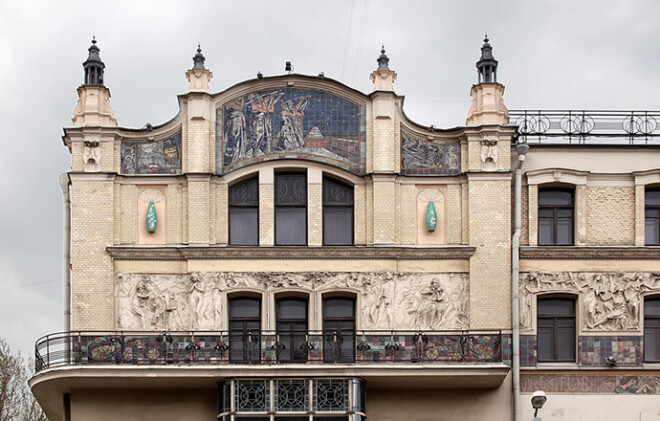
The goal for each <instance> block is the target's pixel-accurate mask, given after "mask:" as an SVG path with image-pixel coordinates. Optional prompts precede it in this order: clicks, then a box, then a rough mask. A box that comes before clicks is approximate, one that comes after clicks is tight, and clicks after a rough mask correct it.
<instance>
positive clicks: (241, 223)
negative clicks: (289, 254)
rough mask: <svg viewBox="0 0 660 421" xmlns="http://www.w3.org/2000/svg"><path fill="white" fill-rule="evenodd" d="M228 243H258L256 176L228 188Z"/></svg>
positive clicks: (257, 185) (240, 244) (241, 244)
mask: <svg viewBox="0 0 660 421" xmlns="http://www.w3.org/2000/svg"><path fill="white" fill-rule="evenodd" d="M229 244H232V245H239V246H247V245H250V246H256V245H258V244H259V183H258V181H257V179H256V178H253V179H251V180H247V181H244V182H242V183H239V184H236V185H234V186H231V187H230V188H229Z"/></svg>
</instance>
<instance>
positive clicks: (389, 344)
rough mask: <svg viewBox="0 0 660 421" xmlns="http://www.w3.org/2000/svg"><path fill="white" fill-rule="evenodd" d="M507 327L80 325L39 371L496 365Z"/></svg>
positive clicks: (46, 355)
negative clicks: (153, 328)
mask: <svg viewBox="0 0 660 421" xmlns="http://www.w3.org/2000/svg"><path fill="white" fill-rule="evenodd" d="M502 349H503V347H502V333H501V331H499V330H496V331H495V330H484V331H467V330H463V331H442V332H440V331H375V330H369V331H367V330H365V331H351V330H345V331H306V332H289V331H287V332H276V331H195V332H149V333H145V332H126V331H104V332H91V331H76V332H65V333H55V334H51V335H47V336H44V337H43V338H41V339H39V340H38V341H37V343H36V345H35V364H36V371H37V372H39V371H41V370H44V369H47V368H52V367H60V366H72V365H75V366H104V365H105V366H108V365H127V366H136V365H137V366H141V365H216V366H217V365H231V364H256V365H260V364H261V365H263V364H311V365H315V364H336V363H341V364H358V365H359V364H374V363H443V364H462V363H471V364H479V363H499V362H502V361H503V359H502Z"/></svg>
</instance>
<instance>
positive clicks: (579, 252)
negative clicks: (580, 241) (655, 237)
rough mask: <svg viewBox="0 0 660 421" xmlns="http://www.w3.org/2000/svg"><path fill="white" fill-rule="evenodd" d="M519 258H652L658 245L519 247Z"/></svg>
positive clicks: (658, 255)
mask: <svg viewBox="0 0 660 421" xmlns="http://www.w3.org/2000/svg"><path fill="white" fill-rule="evenodd" d="M520 258H521V259H536V260H538V259H547V260H654V259H660V247H634V246H630V247H570V246H569V247H533V246H527V247H521V248H520Z"/></svg>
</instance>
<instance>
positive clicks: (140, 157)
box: [121, 133, 181, 174]
mask: <svg viewBox="0 0 660 421" xmlns="http://www.w3.org/2000/svg"><path fill="white" fill-rule="evenodd" d="M121 173H122V174H181V133H177V134H175V135H174V136H172V137H169V138H167V139H163V140H158V141H154V142H122V144H121Z"/></svg>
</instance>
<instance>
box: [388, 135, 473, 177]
mask: <svg viewBox="0 0 660 421" xmlns="http://www.w3.org/2000/svg"><path fill="white" fill-rule="evenodd" d="M401 171H402V173H403V174H458V173H459V172H460V145H459V144H458V143H457V142H451V143H444V144H437V143H431V142H427V141H423V140H421V139H416V138H414V137H412V136H409V135H405V134H402V135H401Z"/></svg>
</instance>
